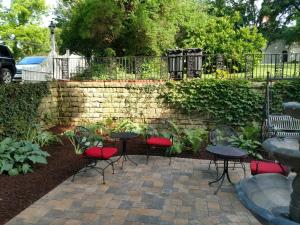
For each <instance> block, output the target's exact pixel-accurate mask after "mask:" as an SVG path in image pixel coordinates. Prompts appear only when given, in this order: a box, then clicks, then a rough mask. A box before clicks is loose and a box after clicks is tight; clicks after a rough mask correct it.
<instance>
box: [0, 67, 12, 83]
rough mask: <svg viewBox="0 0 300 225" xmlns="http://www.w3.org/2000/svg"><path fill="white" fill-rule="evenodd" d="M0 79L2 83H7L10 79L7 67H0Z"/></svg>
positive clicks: (10, 75)
mask: <svg viewBox="0 0 300 225" xmlns="http://www.w3.org/2000/svg"><path fill="white" fill-rule="evenodd" d="M0 79H1V83H2V84H8V83H10V82H11V80H12V73H11V72H10V70H9V69H7V68H2V69H1V74H0Z"/></svg>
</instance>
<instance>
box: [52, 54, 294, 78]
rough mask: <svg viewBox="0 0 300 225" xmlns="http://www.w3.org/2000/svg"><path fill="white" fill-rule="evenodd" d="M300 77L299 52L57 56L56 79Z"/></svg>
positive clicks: (54, 75)
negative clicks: (158, 55) (154, 55)
mask: <svg viewBox="0 0 300 225" xmlns="http://www.w3.org/2000/svg"><path fill="white" fill-rule="evenodd" d="M268 74H269V76H271V77H276V78H293V77H299V78H300V53H292V54H245V55H243V56H242V57H234V56H232V55H225V54H202V53H200V54H195V55H190V56H186V55H172V56H169V57H151V56H129V57H97V58H85V57H78V58H54V59H53V79H66V80H70V79H77V80H80V79H82V80H133V79H134V80H146V79H147V80H168V79H175V80H180V79H185V78H213V77H214V78H229V79H230V78H246V79H266V77H267V75H268Z"/></svg>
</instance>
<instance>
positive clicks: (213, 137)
mask: <svg viewBox="0 0 300 225" xmlns="http://www.w3.org/2000/svg"><path fill="white" fill-rule="evenodd" d="M232 137H238V134H237V132H236V131H235V130H234V129H233V128H232V127H230V126H227V125H220V126H217V127H215V128H213V129H212V130H210V132H209V142H210V144H211V145H225V146H228V145H231V143H230V141H229V140H230V138H232ZM238 162H239V163H240V164H241V166H242V169H243V171H244V177H246V167H245V165H244V163H243V161H242V160H239V161H238ZM212 163H214V165H215V167H216V170H217V176H218V174H219V163H218V158H217V156H216V155H214V156H213V159H212V160H210V162H209V166H208V168H209V169H210V167H211V164H212ZM220 164H223V162H222V163H220ZM230 168H232V169H235V168H236V161H234V162H233V166H231V167H230Z"/></svg>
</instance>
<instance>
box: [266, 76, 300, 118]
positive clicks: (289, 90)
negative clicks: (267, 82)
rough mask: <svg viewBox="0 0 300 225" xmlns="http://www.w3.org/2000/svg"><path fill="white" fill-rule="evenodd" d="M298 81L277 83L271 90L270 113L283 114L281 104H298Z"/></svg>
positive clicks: (299, 99)
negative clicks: (292, 102) (295, 102)
mask: <svg viewBox="0 0 300 225" xmlns="http://www.w3.org/2000/svg"><path fill="white" fill-rule="evenodd" d="M299 90H300V79H295V80H290V81H286V80H284V81H277V82H276V83H275V84H274V86H273V88H272V93H271V95H272V104H271V112H272V113H282V112H283V106H282V103H283V102H288V101H297V102H300V91H299Z"/></svg>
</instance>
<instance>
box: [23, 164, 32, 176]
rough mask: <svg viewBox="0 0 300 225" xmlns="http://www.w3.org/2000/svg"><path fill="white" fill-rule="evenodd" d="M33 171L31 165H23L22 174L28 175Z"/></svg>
mask: <svg viewBox="0 0 300 225" xmlns="http://www.w3.org/2000/svg"><path fill="white" fill-rule="evenodd" d="M31 171H32V170H31V166H30V165H29V164H27V163H25V164H23V165H22V172H23V173H24V174H26V173H28V172H31Z"/></svg>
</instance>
